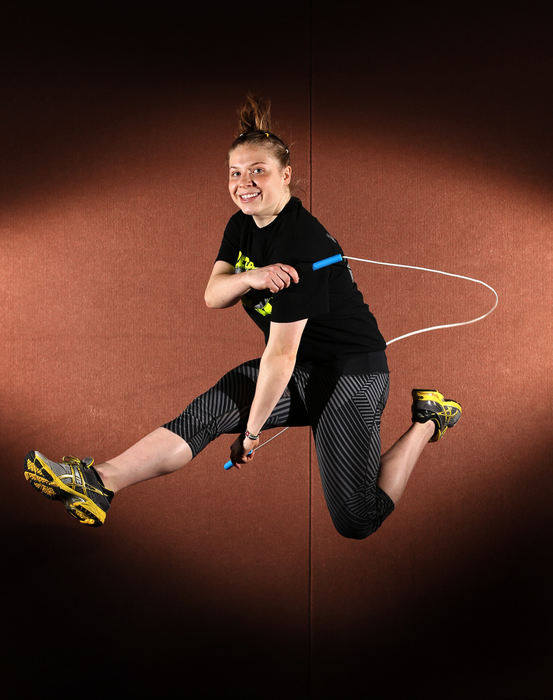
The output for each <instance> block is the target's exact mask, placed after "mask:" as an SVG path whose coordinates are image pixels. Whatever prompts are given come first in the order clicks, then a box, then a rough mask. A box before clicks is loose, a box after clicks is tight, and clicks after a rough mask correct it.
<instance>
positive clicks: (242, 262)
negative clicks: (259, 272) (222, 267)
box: [234, 250, 255, 272]
mask: <svg viewBox="0 0 553 700" xmlns="http://www.w3.org/2000/svg"><path fill="white" fill-rule="evenodd" d="M244 270H255V264H254V262H253V260H250V259H249V258H248V256H247V255H244V253H243V252H242V251H241V250H240V251H239V252H238V260H237V261H236V263H235V265H234V271H235V272H243V271H244Z"/></svg>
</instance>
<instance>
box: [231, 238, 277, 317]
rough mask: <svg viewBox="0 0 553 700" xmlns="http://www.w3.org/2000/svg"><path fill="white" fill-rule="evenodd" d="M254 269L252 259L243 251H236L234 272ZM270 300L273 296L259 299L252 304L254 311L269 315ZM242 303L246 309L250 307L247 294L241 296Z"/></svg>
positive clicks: (270, 311)
mask: <svg viewBox="0 0 553 700" xmlns="http://www.w3.org/2000/svg"><path fill="white" fill-rule="evenodd" d="M255 269H256V267H255V263H254V262H253V260H250V258H248V256H247V255H244V253H243V252H242V251H241V250H240V251H239V252H238V260H237V261H236V263H235V265H234V272H245V271H246V270H255ZM272 300H273V297H267V298H266V299H263V301H260V302H259V303H257V304H256V305H255V306H253V309H254V311H257V313H258V314H261V315H262V316H270V315H271V314H272V313H273V307H272V305H271V301H272ZM242 305H243V306H244V307H245V308H247V309H251V308H252V305H251V302H250V301H249V299H247V295H245V296H244V297H242Z"/></svg>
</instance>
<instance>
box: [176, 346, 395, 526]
mask: <svg viewBox="0 0 553 700" xmlns="http://www.w3.org/2000/svg"><path fill="white" fill-rule="evenodd" d="M258 373H259V359H257V360H250V361H249V362H245V363H244V364H242V365H239V366H238V367H235V368H234V369H232V370H231V371H230V372H228V373H227V374H225V375H224V377H222V378H221V379H220V380H219V381H218V382H217V384H215V386H213V387H212V388H211V389H209V390H208V391H206V392H205V393H204V394H202V395H201V396H198V398H196V399H194V401H192V403H191V404H190V405H189V406H188V407H187V408H185V410H184V411H183V412H182V413H181V414H180V415H179V416H177V417H176V418H175V419H174V420H172V421H170V422H169V423H166V424H165V425H164V426H163V427H164V428H167V429H169V430H171V431H172V432H174V433H176V434H177V435H180V436H181V437H182V438H183V439H184V440H186V442H187V443H188V445H189V446H190V449H191V450H192V454H193V456H194V457H195V456H196V455H197V454H198V453H199V452H200V451H201V450H203V449H204V447H206V446H207V445H208V444H209V443H210V442H211V441H212V440H214V439H215V438H217V437H218V436H219V435H222V434H224V433H241V432H242V431H244V430H245V429H246V421H247V419H248V416H249V411H250V406H251V403H252V401H253V397H254V393H255V387H256V382H257V376H258ZM388 390H389V375H388V374H385V373H380V372H379V373H374V374H352V375H334V376H333V375H331V374H329V373H328V371H326V372H325V371H324V370H322V369H319V368H314V369H307V368H305V367H299V366H296V368H295V369H294V373H293V374H292V377H291V379H290V382H289V383H288V386H287V388H286V390H285V391H284V393H283V395H282V397H281V399H280V400H279V401H278V403H277V405H276V406H275V408H274V409H273V412H272V413H271V415H270V416H269V418H268V419H267V421H266V423H265V425H264V426H263V427H264V429H268V428H277V427H281V426H304V425H310V426H311V427H312V430H313V436H314V439H315V447H316V450H317V458H318V462H319V470H320V474H321V481H322V485H323V490H324V494H325V498H326V503H327V506H328V510H329V512H330V516H331V518H332V521H333V523H334V525H335V527H336V529H337V530H338V532H339V533H340V534H341V535H343V536H344V537H350V538H354V539H363V538H365V537H368V535H370V534H372V533H373V532H374V531H375V530H377V529H378V528H379V527H380V525H381V524H382V522H383V521H384V519H385V518H386V517H387V516H388V515H389V514H390V513H391V512H392V510H393V509H394V503H393V501H392V500H391V499H390V497H389V496H388V495H387V494H386V493H385V492H384V491H382V489H380V488H379V487H378V485H377V480H378V474H379V471H380V416H381V414H382V411H383V410H384V406H385V405H386V400H387V398H388Z"/></svg>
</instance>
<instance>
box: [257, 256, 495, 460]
mask: <svg viewBox="0 0 553 700" xmlns="http://www.w3.org/2000/svg"><path fill="white" fill-rule="evenodd" d="M343 257H344V258H345V259H346V260H355V261H357V262H365V263H370V264H371V265H386V266H387V267H404V268H407V269H409V270H421V271H422V272H433V273H435V274H437V275H445V276H446V277H457V278H458V279H462V280H468V281H469V282H474V283H476V284H481V285H482V286H484V287H487V288H488V289H489V290H490V291H491V292H493V294H494V296H495V303H494V305H493V306H492V307H491V308H490V310H489V311H486V313H485V314H482V316H478V318H471V319H470V320H469V321H458V322H456V323H444V324H442V325H440V326H428V327H427V328H420V329H419V330H416V331H411V332H410V333H405V334H404V335H400V336H398V337H397V338H392V340H388V341H387V343H386V347H388V345H391V344H392V343H396V342H397V341H398V340H404V339H405V338H410V337H411V336H412V335H418V334H419V333H428V332H430V331H437V330H440V329H442V328H455V327H456V326H468V325H469V324H471V323H476V322H477V321H482V320H483V319H485V318H486V316H489V315H490V314H491V313H492V312H493V311H495V309H496V308H497V305H498V303H499V297H498V295H497V292H496V291H495V289H494V288H493V287H492V286H491V285H489V284H487V283H486V282H482V280H479V279H476V278H474V277H467V276H466V275H457V274H455V273H453V272H444V271H443V270H434V269H432V268H430V267H418V266H417V265H400V264H399V263H389V262H381V261H380V260H367V259H365V258H352V257H350V256H349V255H344V256H343ZM289 427H290V426H289V425H287V426H286V427H285V428H283V429H282V430H281V431H280V432H278V433H276V435H273V436H272V437H270V438H269V439H268V440H265V442H263V443H261V445H258V446H257V447H256V448H255V450H254V452H257V450H259V449H260V448H261V447H264V446H265V445H267V444H268V443H269V442H271V440H274V439H275V438H277V437H278V436H279V435H282V433H284V432H286V431H287V430H288V428H289Z"/></svg>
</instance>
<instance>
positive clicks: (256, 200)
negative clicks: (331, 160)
mask: <svg viewBox="0 0 553 700" xmlns="http://www.w3.org/2000/svg"><path fill="white" fill-rule="evenodd" d="M291 174H292V168H291V167H290V166H289V165H287V166H286V167H285V168H282V166H281V165H280V163H279V162H278V160H277V159H276V158H275V157H274V156H273V155H272V154H271V151H270V149H269V148H265V147H264V146H257V145H248V144H243V145H241V146H237V147H236V148H235V149H234V150H232V151H231V152H230V153H229V192H230V196H231V197H232V201H233V202H234V203H235V204H236V205H237V206H238V207H239V208H240V209H241V210H242V211H243V212H244V214H251V216H253V218H254V221H255V223H256V224H257V225H258V226H259V227H260V228H261V227H263V226H267V224H270V223H271V221H273V220H274V219H275V218H276V216H277V214H279V213H280V211H281V210H282V209H283V208H284V206H285V205H286V203H287V202H288V200H289V199H290V177H291Z"/></svg>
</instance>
